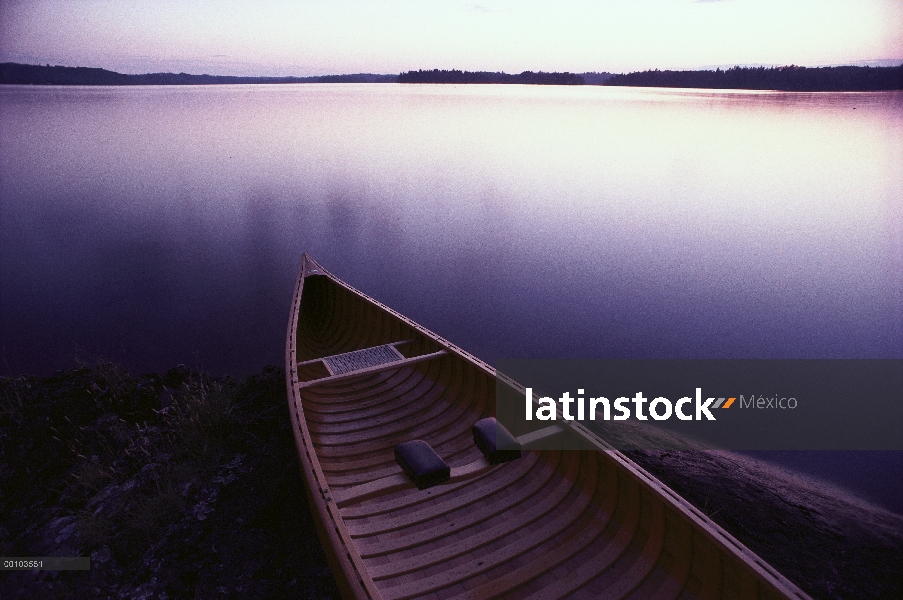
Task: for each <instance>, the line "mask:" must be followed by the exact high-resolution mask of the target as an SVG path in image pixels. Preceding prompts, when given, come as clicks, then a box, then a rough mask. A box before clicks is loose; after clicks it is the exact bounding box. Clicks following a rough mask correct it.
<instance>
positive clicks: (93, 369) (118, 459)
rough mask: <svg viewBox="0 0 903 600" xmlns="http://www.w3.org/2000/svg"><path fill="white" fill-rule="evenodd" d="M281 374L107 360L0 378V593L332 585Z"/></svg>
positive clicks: (240, 593) (183, 592)
mask: <svg viewBox="0 0 903 600" xmlns="http://www.w3.org/2000/svg"><path fill="white" fill-rule="evenodd" d="M287 413H288V411H287V409H286V401H285V377H284V374H283V372H282V371H281V370H280V369H275V368H270V369H265V370H264V371H263V373H261V374H260V375H256V376H252V377H248V378H246V379H244V380H242V381H236V380H234V379H230V378H221V379H214V378H211V377H207V376H204V375H201V374H198V373H192V372H189V371H188V370H187V369H185V368H175V369H172V370H170V371H169V372H168V373H166V375H163V376H159V375H144V376H141V377H133V376H132V375H130V374H129V373H128V372H127V371H126V370H125V369H124V368H122V367H120V366H118V365H114V364H99V365H94V366H90V367H84V368H81V369H77V370H70V371H64V372H61V373H58V374H57V375H55V376H53V377H50V378H35V377H19V378H15V379H9V378H0V555H2V556H90V557H91V570H90V571H68V572H27V571H16V572H5V573H0V598H214V597H216V598H232V597H247V598H336V597H338V591H337V590H336V588H335V586H334V584H333V581H332V576H331V573H330V571H329V567H328V565H327V563H326V560H325V558H324V556H323V552H322V550H321V548H320V545H319V542H318V540H317V536H316V532H315V529H314V524H313V521H312V520H311V515H310V511H309V510H308V506H307V502H306V499H305V496H304V491H303V488H302V480H301V476H300V470H299V468H298V462H297V457H296V452H295V446H294V441H293V439H292V433H291V430H290V429H289V420H288V414H287Z"/></svg>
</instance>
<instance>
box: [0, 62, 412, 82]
mask: <svg viewBox="0 0 903 600" xmlns="http://www.w3.org/2000/svg"><path fill="white" fill-rule="evenodd" d="M396 81H398V76H397V75H374V74H372V73H358V74H355V75H320V76H315V77H235V76H231V75H189V74H188V73H147V74H145V75H125V74H123V73H117V72H115V71H108V70H106V69H95V68H89V67H61V66H54V67H51V66H50V65H45V66H41V65H23V64H19V63H0V84H4V83H5V84H20V85H217V84H230V83H231V84H235V83H395V82H396Z"/></svg>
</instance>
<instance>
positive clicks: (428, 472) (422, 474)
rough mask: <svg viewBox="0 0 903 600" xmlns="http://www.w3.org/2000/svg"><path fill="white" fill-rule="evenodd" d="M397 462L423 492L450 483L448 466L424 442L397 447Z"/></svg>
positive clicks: (418, 441) (415, 441)
mask: <svg viewBox="0 0 903 600" xmlns="http://www.w3.org/2000/svg"><path fill="white" fill-rule="evenodd" d="M395 462H397V463H398V465H399V466H400V467H401V469H402V470H403V471H404V472H405V473H407V475H408V477H410V478H411V479H413V480H414V483H415V484H417V487H418V488H419V489H421V490H425V489H426V488H428V487H430V486H433V485H436V484H437V483H442V482H443V481H448V479H449V477H450V476H451V469H450V468H449V467H448V464H447V463H446V462H445V461H444V460H442V458H440V457H439V455H438V454H436V451H435V450H433V447H432V446H430V445H429V444H427V443H426V442H424V441H423V440H412V441H410V442H404V443H403V444H398V445H397V446H395Z"/></svg>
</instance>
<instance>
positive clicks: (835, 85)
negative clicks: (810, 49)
mask: <svg viewBox="0 0 903 600" xmlns="http://www.w3.org/2000/svg"><path fill="white" fill-rule="evenodd" d="M604 85H623V86H633V87H672V88H711V89H744V90H781V91H788V92H854V91H856V92H864V91H880V90H900V89H903V65H900V66H897V67H817V68H812V67H797V66H789V67H770V68H766V67H733V68H730V69H726V70H721V69H716V70H714V71H659V70H658V69H656V70H654V71H641V72H636V73H627V74H625V75H615V76H614V77H610V78H609V79H608V80H607V81H606V82H605V83H604Z"/></svg>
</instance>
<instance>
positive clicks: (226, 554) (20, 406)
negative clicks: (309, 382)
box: [0, 362, 903, 599]
mask: <svg viewBox="0 0 903 600" xmlns="http://www.w3.org/2000/svg"><path fill="white" fill-rule="evenodd" d="M286 407H287V400H286V390H285V373H284V371H283V370H282V369H279V368H276V367H267V368H265V369H264V370H263V371H262V372H261V373H260V374H257V375H252V376H249V377H246V378H244V379H235V378H232V377H211V376H209V375H205V374H203V373H199V372H195V371H191V370H189V369H187V368H185V367H184V366H179V367H176V368H173V369H170V370H169V371H168V372H167V373H165V374H148V375H141V376H137V377H136V376H134V375H132V374H131V373H130V372H129V371H128V370H127V369H126V368H124V367H122V366H120V365H117V364H113V363H108V362H97V363H95V364H89V365H81V366H79V367H78V368H75V369H70V370H67V371H61V372H59V373H57V374H55V375H53V376H51V377H31V376H21V377H15V378H13V377H0V514H2V515H4V516H5V518H4V520H3V521H2V522H0V555H3V556H90V557H91V569H90V571H78V572H43V571H39V572H30V571H18V572H8V573H5V574H4V576H3V577H0V597H54V598H57V597H59V598H63V597H65V598H71V597H104V598H124V597H211V596H230V597H231V596H232V595H239V594H241V595H249V596H252V597H272V598H288V597H318V598H327V597H333V598H335V597H338V590H337V589H336V587H335V585H334V583H333V580H332V577H331V572H330V571H329V567H328V564H327V562H326V559H325V557H324V555H323V552H322V549H321V547H320V544H319V541H318V538H317V535H316V531H315V524H314V522H313V517H312V515H311V512H310V510H309V507H308V506H307V501H306V497H305V493H304V484H303V481H302V479H301V470H300V468H299V466H298V459H297V455H296V451H295V445H294V440H293V436H292V431H291V426H290V425H291V424H290V419H289V418H288V417H289V415H288V412H287V410H286ZM630 456H631V458H632V459H633V460H634V461H636V462H637V463H638V464H640V466H642V467H643V468H645V469H647V470H648V471H649V472H651V473H653V474H654V475H655V476H656V477H658V478H659V479H660V480H661V481H662V482H663V483H665V484H666V485H668V486H670V487H671V488H672V489H674V490H675V491H676V492H677V493H679V494H681V495H682V496H683V497H684V498H686V499H687V500H688V501H690V502H691V503H693V504H694V505H695V506H696V507H697V508H699V509H700V510H701V511H703V512H705V513H706V514H707V515H709V517H711V518H712V519H713V520H715V521H716V522H717V523H718V524H719V525H721V526H722V527H724V528H725V529H726V530H727V531H728V532H730V533H731V534H732V535H733V536H735V537H736V538H738V539H739V540H740V541H741V542H742V543H744V544H746V545H747V546H748V547H749V548H750V549H751V550H752V551H753V552H755V553H756V554H758V555H759V556H760V557H762V558H763V559H764V560H766V561H768V562H769V563H770V564H771V565H773V566H774V567H775V568H777V569H778V570H779V571H780V572H781V573H783V574H784V575H785V576H787V577H788V578H790V579H791V580H792V581H794V582H795V583H797V584H798V585H800V587H802V588H803V589H804V590H805V591H806V592H808V593H809V594H811V595H812V596H813V597H816V598H831V599H834V598H857V599H860V598H861V599H869V598H875V599H878V598H899V597H903V515H898V514H895V513H892V512H889V511H886V510H884V509H881V508H878V507H876V506H874V505H871V504H869V503H867V502H865V501H863V500H860V499H858V498H856V497H854V496H852V495H850V494H848V493H846V492H845V491H843V490H841V489H839V488H836V487H833V486H831V485H829V484H826V483H824V482H819V481H817V480H812V479H808V478H805V477H801V476H798V475H795V474H793V473H790V472H787V471H784V470H782V469H780V468H777V467H773V466H770V465H766V464H764V463H761V462H758V461H755V460H752V459H748V458H745V457H742V456H740V455H736V454H732V453H728V452H700V451H669V452H640V451H634V452H632V453H630Z"/></svg>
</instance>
